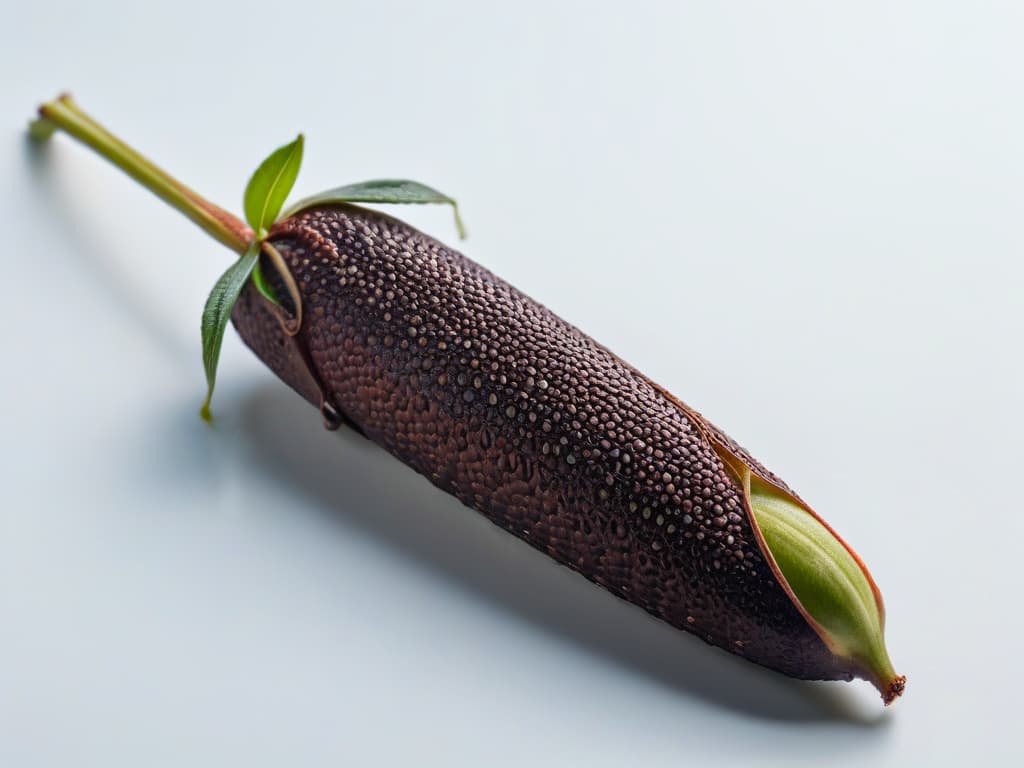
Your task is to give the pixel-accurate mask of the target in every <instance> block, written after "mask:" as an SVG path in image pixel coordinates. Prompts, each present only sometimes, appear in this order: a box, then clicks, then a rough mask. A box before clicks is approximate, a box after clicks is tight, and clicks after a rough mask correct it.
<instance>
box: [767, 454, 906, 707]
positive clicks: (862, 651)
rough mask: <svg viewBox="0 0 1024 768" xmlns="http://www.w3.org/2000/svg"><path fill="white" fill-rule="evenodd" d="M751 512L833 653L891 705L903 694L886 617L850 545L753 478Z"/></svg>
mask: <svg viewBox="0 0 1024 768" xmlns="http://www.w3.org/2000/svg"><path fill="white" fill-rule="evenodd" d="M748 477H749V481H748V488H749V496H748V498H749V501H750V507H751V510H752V511H753V513H754V519H755V521H756V523H757V527H758V528H759V529H760V532H761V535H762V537H763V538H764V543H765V546H766V548H767V549H768V551H769V553H770V554H771V557H772V559H773V560H774V562H775V565H776V566H778V570H779V572H780V573H781V575H782V578H783V579H784V580H785V583H786V586H787V587H788V588H789V590H791V592H792V594H793V597H794V598H795V599H796V601H797V602H798V603H799V607H800V608H802V609H803V611H804V612H805V613H806V615H807V616H808V617H809V619H810V621H811V623H812V625H815V629H817V630H818V632H819V634H820V635H821V637H822V639H823V640H824V641H825V643H826V645H828V647H829V649H830V650H831V651H832V652H833V653H834V654H836V655H837V656H839V657H841V658H844V659H847V660H848V661H849V662H850V665H851V667H852V668H853V669H855V670H856V673H857V674H858V676H860V677H864V678H866V679H867V680H869V681H871V682H872V683H873V684H874V685H875V687H877V688H878V690H879V691H880V692H881V694H882V698H883V700H884V701H885V703H886V704H889V703H891V702H892V701H893V700H895V699H896V698H897V697H898V696H899V695H900V694H901V693H902V692H903V686H904V682H905V678H903V677H901V676H899V675H897V674H896V673H895V671H894V670H893V667H892V662H891V661H889V654H888V651H887V650H886V647H885V635H884V630H885V615H884V612H883V609H882V606H881V601H880V599H879V598H878V597H877V595H876V591H875V588H874V585H873V583H872V582H871V579H870V576H868V575H867V572H866V571H865V569H864V567H863V565H861V563H860V562H859V561H858V560H857V558H856V557H854V555H853V554H851V552H850V550H849V549H848V548H847V547H846V545H845V544H844V543H843V542H842V541H841V540H840V539H839V538H838V537H837V536H836V535H835V534H834V533H832V531H830V530H829V529H828V527H827V526H825V525H824V524H823V523H822V522H821V521H820V520H818V519H817V518H816V517H815V516H814V515H813V514H811V512H809V511H808V510H807V509H805V508H804V507H802V506H800V505H799V504H797V503H796V501H795V500H794V499H792V498H791V497H790V496H789V495H788V494H785V493H784V492H782V491H781V490H779V489H777V488H775V487H773V486H771V485H769V484H768V483H766V482H764V481H762V480H761V479H760V478H758V477H756V476H755V475H753V474H749V476H748Z"/></svg>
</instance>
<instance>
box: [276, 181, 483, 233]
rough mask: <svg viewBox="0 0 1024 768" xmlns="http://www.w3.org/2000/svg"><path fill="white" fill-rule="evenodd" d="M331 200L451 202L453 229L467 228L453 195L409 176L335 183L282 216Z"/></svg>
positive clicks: (407, 202)
mask: <svg viewBox="0 0 1024 768" xmlns="http://www.w3.org/2000/svg"><path fill="white" fill-rule="evenodd" d="M332 203H397V204H399V205H404V204H429V203H440V204H443V205H450V206H451V207H452V212H453V213H454V215H455V229H456V230H457V231H458V233H459V238H460V239H463V238H465V237H466V228H465V226H464V225H463V223H462V217H461V216H460V215H459V205H458V203H456V202H455V200H454V198H451V197H449V196H448V195H446V194H444V193H442V192H438V191H437V190H436V189H434V188H433V187H428V186H427V185H426V184H420V183H419V182H418V181H410V180H408V179H375V180H373V181H361V182H359V183H357V184H346V185H345V186H343V187H335V188H334V189H329V190H327V191H326V192H321V193H320V194H317V195H313V196H312V197H307V198H304V199H302V200H300V201H299V202H297V203H296V204H295V205H292V206H290V207H289V208H288V210H286V211H285V212H284V216H285V218H287V217H288V216H293V215H294V214H296V213H299V212H300V211H304V210H306V209H308V208H313V207H315V206H318V205H330V204H332Z"/></svg>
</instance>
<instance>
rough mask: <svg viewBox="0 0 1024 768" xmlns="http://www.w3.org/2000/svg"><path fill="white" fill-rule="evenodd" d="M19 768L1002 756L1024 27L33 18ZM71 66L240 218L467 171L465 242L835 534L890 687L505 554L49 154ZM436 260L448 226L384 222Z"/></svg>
mask: <svg viewBox="0 0 1024 768" xmlns="http://www.w3.org/2000/svg"><path fill="white" fill-rule="evenodd" d="M6 16H7V19H8V21H7V24H6V34H5V44H4V45H3V46H2V47H0V67H2V69H0V71H2V72H3V73H4V74H3V76H2V77H0V117H2V120H0V136H2V137H3V147H4V148H3V150H2V151H0V202H2V203H3V208H2V210H3V211H4V212H5V214H6V215H5V225H4V230H3V231H4V235H5V237H4V239H3V242H4V249H3V250H4V256H3V258H4V262H3V263H4V273H5V278H6V285H5V291H4V296H5V307H6V323H5V334H4V337H3V345H2V347H0V349H2V350H3V354H4V364H3V366H2V369H3V372H4V375H3V389H2V392H3V398H2V400H0V423H2V424H3V430H2V432H0V434H2V437H0V441H2V442H0V450H2V460H3V467H4V472H3V477H4V482H3V490H4V500H3V503H2V504H0V764H3V765H9V766H66V765H76V766H79V765H80V766H85V765H97V766H99V765H102V766H115V765H140V764H143V765H191V766H201V765H227V764H234V765H247V766H256V765H282V764H302V765H328V764H330V765H338V764H351V765H412V764H416V765H467V766H480V765H491V766H498V765H516V766H521V765H548V764H555V763H559V764H563V765H565V764H568V765H575V764H591V765H623V764H642V765H645V766H655V765H680V764H692V765H702V764H708V763H711V762H712V761H713V762H714V764H715V765H717V766H723V767H724V766H729V765H750V764H751V763H753V762H755V761H757V762H758V763H759V764H778V765H786V766H791V765H798V764H803V763H815V764H816V763H818V762H819V761H820V760H822V759H824V758H826V757H827V758H828V759H829V761H830V762H831V763H832V764H835V765H864V764H866V763H868V762H870V763H871V764H872V765H875V766H884V765H897V764H903V765H906V764H907V761H908V760H913V761H915V762H919V763H923V764H928V765H940V764H949V765H963V764H965V763H966V762H967V761H968V760H980V761H982V762H984V763H985V764H988V765H997V764H1019V761H1020V760H1021V757H1022V755H1021V747H1020V744H1019V741H1017V740H1016V738H1015V721H1016V710H1017V709H1018V707H1017V706H1016V702H1017V700H1018V695H1019V689H1018V683H1017V675H1016V669H1017V663H1016V662H1017V658H1016V657H1017V655H1018V653H1017V651H1018V647H1019V639H1018V638H1019V636H1020V634H1021V630H1022V622H1021V618H1020V615H1019V612H1018V609H1017V605H1018V604H1019V594H1018V593H1019V588H1020V587H1021V586H1022V577H1021V575H1020V569H1019V567H1018V557H1019V554H1018V550H1019V541H1020V537H1021V535H1022V534H1024V523H1022V522H1021V517H1020V515H1019V513H1018V510H1019V501H1018V498H1017V492H1016V488H1015V484H1016V480H1017V478H1018V476H1019V472H1020V469H1019V461H1020V458H1021V447H1020V446H1021V438H1020V435H1021V431H1022V429H1024V418H1022V408H1021V394H1022V379H1024V376H1022V373H1024V371H1022V362H1021V355H1020V346H1021V337H1022V333H1021V332H1022V330H1024V319H1022V300H1021V283H1022V278H1024V266H1022V263H1024V262H1022V258H1021V255H1022V245H1024V234H1022V228H1021V226H1020V222H1021V205H1022V202H1024V200H1022V178H1024V151H1022V145H1021V137H1022V136H1024V108H1022V106H1021V92H1022V76H1021V73H1022V72H1024V53H1022V48H1021V45H1020V41H1021V39H1022V34H1024V9H1022V8H1021V6H1020V4H1017V3H1012V2H1003V3H997V2H977V3H971V4H970V5H965V4H962V3H946V2H923V1H922V2H900V3H883V2H861V3H846V4H839V5H837V4H834V3H830V4H823V3H812V2H775V3H759V2H735V3H727V4H723V3H710V2H708V3H698V2H687V3H653V2H639V3H630V4H628V7H626V6H625V5H623V4H609V3H602V4H596V3H551V2H532V1H531V2H520V3H516V4H515V5H514V6H510V5H505V6H502V7H500V8H499V7H497V6H490V7H489V6H488V5H486V4H480V3H471V2H448V1H445V2H433V3H429V4H422V3H412V2H409V3H396V2H367V3H353V2H321V3H308V2H293V3H288V4H280V3H274V4H270V3H256V2H254V3H247V4H245V5H239V4H236V3H227V2H219V1H218V0H206V1H205V2H202V3H197V2H188V1H186V2H177V3H173V4H166V5H163V6H160V7H152V5H151V4H139V3H128V2H114V1H111V0H96V1H95V2H91V3H87V4H82V3H68V2H63V0H54V2H49V3H45V4H35V5H25V4H22V5H21V6H19V7H17V8H11V9H9V11H8V13H7V14H6ZM65 89H68V90H71V91H72V92H73V93H74V94H75V96H76V97H77V99H78V101H79V102H80V103H81V105H82V106H83V107H84V108H85V109H87V110H89V111H91V112H92V113H93V114H94V115H95V116H96V117H97V118H99V119H100V120H101V121H104V122H105V123H107V124H108V126H109V127H111V128H112V129H113V130H114V131H115V132H117V133H118V134H120V135H121V136H123V137H124V138H125V139H127V140H128V141H129V142H131V143H133V144H134V145H135V146H136V147H137V148H139V149H140V150H142V151H143V152H145V153H147V154H148V155H150V156H151V157H152V158H153V159H154V160H156V161H157V162H158V163H160V164H162V165H163V166H164V167H166V168H167V169H168V170H170V171H171V172H172V173H175V174H176V175H178V176H179V177H180V178H182V179H183V180H184V181H186V182H187V183H189V184H191V185H193V186H194V187H195V188H196V189H197V190H199V191H200V192H201V193H203V194H205V195H208V196H209V197H210V198H211V199H213V200H215V201H217V202H219V203H221V204H222V205H225V206H227V207H229V208H232V209H233V210H239V209H240V207H241V193H242V189H243V187H244V184H245V182H246V180H247V178H248V174H249V173H250V172H251V171H252V169H253V168H254V167H255V166H256V164H257V163H258V162H259V161H260V160H261V159H262V158H263V156H264V155H265V154H266V153H267V152H268V151H269V150H270V149H272V148H274V147H276V146H278V145H280V144H281V143H283V142H285V141H287V140H290V139H291V138H292V137H293V136H294V135H295V134H296V133H297V132H298V131H304V132H305V134H306V137H307V144H306V161H305V165H304V168H303V171H302V174H301V176H300V178H299V181H298V184H297V186H296V193H297V195H303V194H308V193H311V192H315V191H318V190H320V189H323V188H327V187H330V186H334V185H336V184H339V183H343V182H349V181H355V180H360V179H365V178H373V177H381V176H401V177H408V178H413V179H419V180H422V181H424V182H427V183H429V184H432V185H434V186H437V187H438V188H440V189H442V190H444V191H446V192H448V193H450V194H452V195H454V196H456V197H457V198H458V199H459V201H460V202H461V204H462V208H463V212H464V216H465V218H466V221H467V225H468V227H469V231H470V237H469V239H468V240H467V241H466V242H465V243H463V244H462V245H463V250H464V251H465V252H466V253H467V254H469V255H470V256H472V257H473V258H475V259H477V260H478V261H480V262H481V263H483V264H484V265H486V266H487V267H489V268H491V269H492V270H494V271H495V272H497V273H498V274H500V275H502V276H503V277H505V278H506V279H508V280H510V281H511V282H512V283H514V284H516V285H517V286H519V287H520V288H522V289H523V290H524V291H526V292H527V293H529V294H531V295H532V296H534V297H535V298H537V299H538V300H540V301H542V302H544V303H546V304H547V305H549V306H550V307H551V308H553V309H554V310H555V311H556V312H558V313H560V314H562V315H563V316H564V317H566V318H567V319H569V320H570V321H572V322H573V323H575V324H577V325H579V326H580V327H582V328H583V329H584V330H586V331H587V332H588V333H590V334H591V335H592V336H594V337H595V338H597V339H598V340H599V341H601V342H602V343H604V344H606V345H607V346H609V347H610V348H611V349H612V350H614V351H615V352H617V353H619V354H620V355H621V356H623V357H624V358H625V359H626V360H628V361H630V362H631V363H633V364H635V365H636V366H638V367H639V368H641V369H642V370H644V371H645V372H647V373H649V374H650V375H652V376H653V377H654V378H655V379H656V380H657V381H659V382H660V383H662V384H664V385H665V386H666V387H668V388H669V389H670V390H672V391H673V392H675V393H676V394H678V395H679V396H680V397H682V398H683V399H685V400H686V401H688V402H689V403H690V404H692V405H693V406H695V407H697V408H698V409H700V410H701V411H703V412H704V413H706V414H707V415H708V416H709V417H710V418H712V419H713V420H715V421H716V422H718V423H719V424H720V425H721V426H723V427H724V428H726V429H727V430H729V431H730V432H731V433H732V434H733V435H734V436H735V437H736V438H738V439H739V440H740V441H741V442H743V443H744V444H745V445H746V446H747V447H748V448H750V449H751V450H752V451H753V452H754V453H755V455H757V456H759V457H760V458H761V459H762V460H763V461H764V462H765V463H766V464H767V465H768V466H769V467H771V468H772V469H774V470H775V471H776V472H778V473H779V474H781V475H782V476H783V477H785V478H786V479H787V481H788V482H789V483H790V484H792V485H793V486H794V487H795V488H797V489H798V490H799V491H800V493H801V494H802V495H803V496H804V497H805V498H806V499H807V500H808V501H809V502H810V503H812V504H813V505H814V506H815V507H816V508H817V509H818V510H819V511H820V512H821V513H822V514H823V515H824V516H825V517H826V518H827V519H828V520H829V521H830V522H831V523H832V524H833V525H834V526H835V527H836V528H837V529H838V530H839V531H840V532H841V533H842V534H843V535H844V536H845V538H847V540H848V541H850V542H851V543H852V544H853V546H855V547H856V548H857V549H858V550H859V552H860V554H861V555H862V556H863V557H864V559H865V560H866V561H867V563H869V564H870V566H871V569H872V572H873V574H874V576H875V577H876V579H877V580H878V582H879V584H880V586H881V588H882V591H883V593H884V595H885V598H886V601H887V606H888V611H889V627H888V635H889V647H890V650H891V652H892V655H893V659H894V661H895V663H896V665H897V667H898V669H899V670H900V671H901V672H905V673H906V674H907V675H908V676H909V685H908V690H907V695H906V697H905V698H904V700H902V701H900V702H899V703H898V704H897V705H896V706H895V707H893V708H892V710H890V711H887V712H882V711H881V707H880V703H879V702H878V701H877V697H876V694H875V693H874V691H873V690H871V689H870V688H869V686H867V684H864V683H858V684H855V685H844V684H835V683H833V684H812V683H797V682H793V681H790V680H787V679H785V678H782V677H780V676H778V675H775V674H773V673H769V672H765V671H762V670H760V669H758V668H755V667H753V666H751V665H749V664H746V663H744V662H741V661H739V660H737V659H734V658H731V657H729V656H727V655H726V654H724V653H722V652H719V651H716V650H714V649H712V648H710V647H706V646H705V645H704V644H703V643H701V642H700V641H698V640H695V639H693V638H691V637H689V636H685V635H683V634H680V633H678V632H676V631H674V630H671V629H669V628H668V627H666V626H664V625H661V624H659V623H657V622H655V621H654V620H653V619H650V618H649V617H647V616H646V615H645V614H643V613H642V612H641V611H640V610H638V609H635V608H633V607H631V606H629V605H626V604H624V603H621V602H619V601H617V600H615V599H614V598H612V597H610V596H608V595H606V594H605V593H603V592H601V591H600V590H598V589H597V588H595V587H593V586H591V585H590V584H588V583H587V582H585V581H584V580H583V579H582V578H580V577H577V576H575V575H573V574H570V573H569V572H567V571H565V570H563V569H561V568H559V567H557V566H555V565H554V564H553V563H551V562H550V561H548V560H547V559H546V558H545V557H543V556H541V555H539V554H537V553H535V552H533V551H532V550H530V549H529V548H528V547H526V545H524V544H521V543H520V542H518V541H516V540H514V539H513V538H511V537H509V536H507V535H505V534H503V533H501V532H500V531H498V530H497V529H495V528H493V527H492V526H490V524H489V523H487V522H486V521H484V520H483V519H482V518H480V517H478V516H477V515H476V514H475V513H472V512H470V511H469V510H467V509H465V508H463V507H461V506H459V505H458V503H457V502H455V501H454V500H452V499H451V498H449V497H447V496H445V495H444V494H442V493H441V492H439V491H437V490H436V489H434V488H433V487H432V486H431V485H429V483H427V481H425V480H424V479H422V478H420V477H419V476H416V475H415V474H413V473H412V472H411V471H410V470H408V469H406V468H404V467H403V466H401V465H399V464H398V463H397V462H395V461H393V460H392V459H390V458H389V457H388V456H387V455H385V454H384V453H383V452H382V451H380V450H378V449H376V448H375V447H373V446H372V445H370V444H368V443H367V442H365V441H362V440H360V439H358V438H356V437H354V436H353V435H352V434H351V433H345V432H344V431H343V432H341V433H340V434H331V433H327V432H325V431H324V430H323V429H322V428H321V427H320V421H319V416H318V414H317V413H316V412H315V411H314V410H313V409H311V408H308V407H307V406H306V405H305V404H304V403H303V402H301V401H300V400H299V399H298V398H297V397H296V396H294V395H293V394H292V393H291V392H290V391H289V390H287V388H286V387H284V386H283V385H281V384H279V383H278V382H277V381H275V380H274V379H273V378H272V376H271V375H270V374H269V373H268V372H267V371H266V370H264V369H263V368H262V367H261V366H260V364H259V363H257V362H256V361H255V359H254V358H252V357H251V355H250V354H249V353H248V352H247V351H246V350H245V349H244V348H243V347H242V345H241V344H240V343H239V342H238V340H237V338H236V337H234V335H233V334H231V335H229V337H228V338H227V341H226V342H225V352H224V356H223V359H222V364H221V368H220V376H219V386H218V394H217V398H216V400H215V403H214V408H215V412H216V415H217V421H216V425H215V426H214V427H213V428H212V429H211V428H209V427H207V426H206V425H204V424H203V423H202V422H200V421H199V419H198V418H197V416H196V413H197V409H198V407H199V404H200V402H201V399H202V394H203V389H204V384H203V374H202V368H201V364H200V346H199V314H200V310H201V307H202V304H203V301H204V299H205V296H206V293H207V291H208V290H209V288H210V286H211V285H212V283H213V281H214V280H215V279H216V277H217V276H218V275H219V274H220V272H221V271H222V270H223V269H224V268H225V267H226V266H227V264H228V263H229V256H230V254H229V253H228V252H227V251H226V250H224V249H222V248H220V247H219V246H218V245H216V244H215V243H214V242H213V241H211V240H209V239H208V238H207V237H206V236H205V235H204V234H203V233H202V232H200V231H199V230H198V229H196V228H195V227H193V226H192V225H191V224H190V223H189V222H187V221H186V220H185V219H183V218H182V217H180V216H179V215H178V214H176V213H175V212H173V211H171V210H170V209H168V208H166V207H165V206H163V205H162V204H161V203H160V202H159V201H158V200H156V199H155V198H153V197H152V196H150V195H149V194H148V193H146V192H145V191H144V190H142V189H141V188H138V187H137V186H136V185H135V184H133V183H132V182H131V181H129V180H127V179H126V178H124V177H123V176H121V175H120V174H119V173H118V172H117V171H115V170H114V169H112V168H111V167H109V166H107V165H106V164H104V163H103V162H102V161H100V160H98V159H97V158H95V157H93V156H91V155H90V154H89V153H88V152H87V151H85V150H84V149H83V148H81V147H79V146H77V145H73V144H72V142H70V141H69V140H68V139H67V138H66V137H64V136H57V137H56V138H55V140H54V141H53V142H51V144H50V145H49V146H47V147H46V148H44V149H43V150H42V151H39V152H33V151H31V149H30V147H29V146H28V143H27V142H26V140H25V138H24V134H23V129H24V126H25V124H26V121H27V119H28V118H29V117H30V115H31V114H32V110H33V109H34V107H35V106H36V105H37V104H38V103H39V102H40V101H42V100H45V99H49V98H52V97H53V96H54V95H56V94H57V93H58V92H59V91H61V90H65ZM397 213H398V215H400V216H402V217H403V218H405V219H406V220H408V221H410V222H411V223H413V224H415V225H417V226H419V227H421V228H424V229H426V230H427V231H429V232H431V233H432V234H435V235H437V236H438V237H440V238H442V239H445V240H447V241H449V242H452V241H454V232H453V228H452V226H451V221H450V214H449V212H448V211H446V210H430V209H425V208H415V209H403V210H401V211H397Z"/></svg>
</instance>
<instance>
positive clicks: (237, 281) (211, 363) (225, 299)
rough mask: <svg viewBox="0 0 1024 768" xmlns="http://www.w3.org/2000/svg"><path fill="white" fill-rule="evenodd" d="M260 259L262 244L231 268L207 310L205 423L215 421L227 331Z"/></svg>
mask: <svg viewBox="0 0 1024 768" xmlns="http://www.w3.org/2000/svg"><path fill="white" fill-rule="evenodd" d="M259 255H260V246H259V243H256V242H254V243H253V244H252V245H250V246H249V250H247V251H246V252H245V253H244V254H243V255H242V257H241V258H240V259H239V260H238V261H236V262H235V263H234V264H232V265H231V266H230V267H228V269H227V271H226V272H225V273H224V274H223V275H221V276H220V279H219V280H217V283H216V285H214V286H213V290H212V291H210V296H209V298H207V299H206V306H205V307H203V321H202V332H203V367H204V368H205V369H206V400H204V401H203V407H202V408H201V409H200V411H199V415H200V416H202V417H203V419H204V420H205V421H211V420H212V419H213V417H212V415H211V414H210V400H211V399H212V398H213V386H214V384H215V383H216V381H217V361H218V360H219V359H220V347H221V344H222V342H223V341H224V330H225V328H227V325H228V319H229V318H230V317H231V310H232V308H233V307H234V306H235V302H236V301H238V296H239V294H240V293H241V292H242V288H243V287H244V286H245V281H246V280H248V279H249V275H250V273H251V272H252V270H253V268H254V267H255V266H256V264H257V262H258V260H259Z"/></svg>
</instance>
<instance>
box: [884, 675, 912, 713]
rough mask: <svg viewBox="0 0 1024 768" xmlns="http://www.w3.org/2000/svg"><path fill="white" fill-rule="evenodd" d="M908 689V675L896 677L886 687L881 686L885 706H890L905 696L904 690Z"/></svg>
mask: <svg viewBox="0 0 1024 768" xmlns="http://www.w3.org/2000/svg"><path fill="white" fill-rule="evenodd" d="M906 687H907V677H906V675H896V676H895V677H893V678H892V679H891V680H889V681H888V683H886V684H885V685H884V686H880V689H881V691H882V701H884V702H885V706H887V707H888V706H889V705H890V704H892V703H893V702H894V701H896V699H898V698H899V697H900V696H902V695H903V689H904V688H906Z"/></svg>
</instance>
